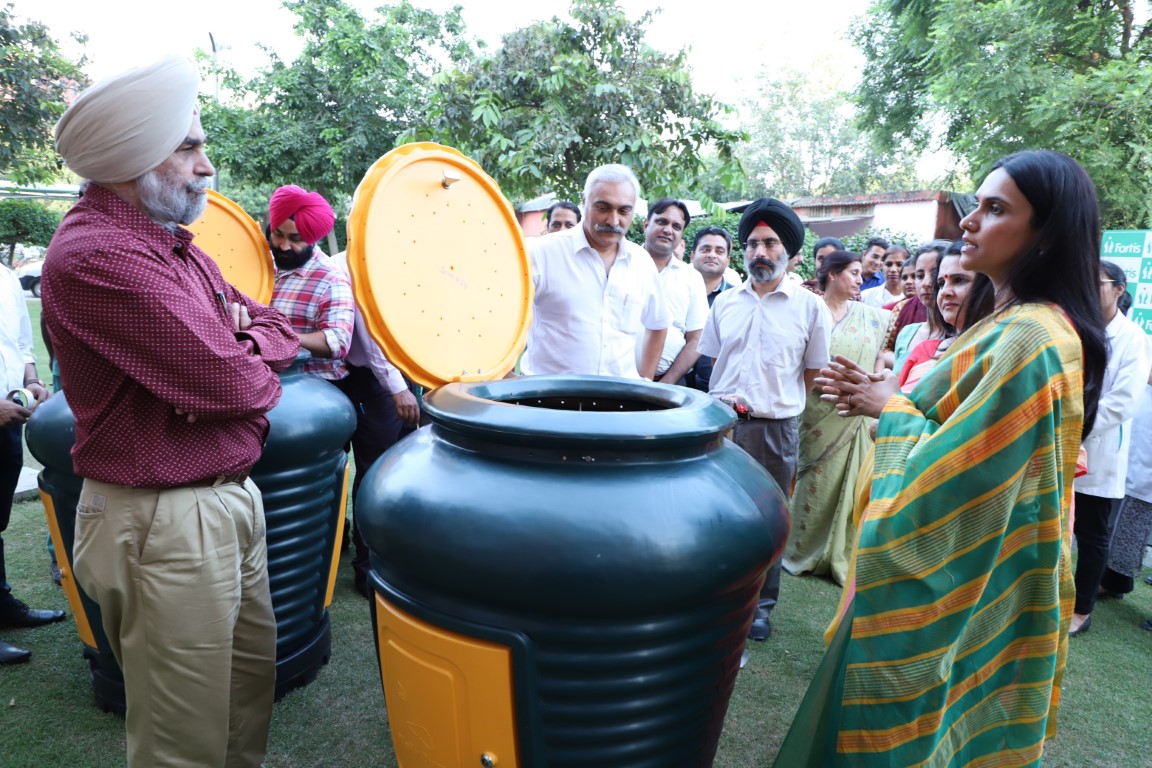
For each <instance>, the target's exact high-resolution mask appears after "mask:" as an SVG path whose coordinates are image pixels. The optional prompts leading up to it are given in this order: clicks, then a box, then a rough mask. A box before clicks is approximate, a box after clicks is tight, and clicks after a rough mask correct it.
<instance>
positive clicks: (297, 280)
mask: <svg viewBox="0 0 1152 768" xmlns="http://www.w3.org/2000/svg"><path fill="white" fill-rule="evenodd" d="M272 306H273V307H275V308H276V309H278V310H280V311H281V312H283V313H284V316H285V317H287V318H288V322H290V323H291V324H292V330H294V331H296V332H297V333H300V334H303V333H315V332H316V331H323V332H324V340H325V341H327V342H328V350H329V351H330V352H331V353H332V356H331V357H313V358H312V359H311V360H309V361H308V362H306V363H305V364H304V372H305V373H311V374H313V375H315V376H319V377H320V378H322V379H328V380H330V381H337V380H339V379H342V378H344V377H345V376H347V375H348V366H347V365H346V364H345V362H344V358H345V357H346V356H347V354H348V347H349V346H350V345H351V343H352V324H353V322H354V321H355V317H356V302H355V301H354V300H353V299H352V284H351V283H349V282H348V278H347V277H346V276H345V275H344V273H343V272H342V271H341V270H340V268H339V267H337V266H335V265H334V264H332V263H330V260H329V259H328V257H327V256H325V255H323V254H322V253H319V252H318V253H316V255H314V256H313V257H312V258H310V259H308V261H306V262H304V265H303V266H301V267H298V268H296V269H291V270H288V271H286V272H281V271H277V272H276V286H275V288H273V290H272Z"/></svg>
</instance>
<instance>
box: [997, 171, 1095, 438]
mask: <svg viewBox="0 0 1152 768" xmlns="http://www.w3.org/2000/svg"><path fill="white" fill-rule="evenodd" d="M996 169H1003V171H1004V172H1005V173H1007V174H1008V176H1010V177H1011V178H1012V181H1013V182H1014V183H1015V184H1016V187H1017V189H1019V190H1020V193H1021V194H1023V195H1024V197H1025V198H1027V200H1028V202H1029V204H1031V206H1032V226H1033V228H1034V229H1035V230H1036V237H1035V238H1034V239H1033V240H1032V242H1031V243H1030V244H1029V245H1028V246H1027V247H1026V248H1025V249H1024V252H1023V253H1021V254H1020V255H1019V256H1017V257H1016V258H1015V259H1014V260H1013V262H1012V264H1011V266H1010V267H1009V268H1008V276H1007V284H1008V287H1009V289H1010V290H1011V292H1012V299H1011V300H1010V301H1009V302H1007V304H1006V305H1005V307H1004V308H1007V306H1012V305H1015V304H1024V303H1030V302H1050V303H1054V304H1056V305H1058V306H1059V307H1060V308H1061V309H1062V310H1064V313H1065V314H1066V315H1067V316H1068V318H1069V320H1070V321H1071V322H1072V326H1073V327H1074V328H1075V329H1076V331H1077V332H1078V333H1079V334H1080V344H1081V346H1082V348H1083V354H1082V359H1083V364H1082V367H1083V373H1084V427H1083V432H1082V435H1083V436H1087V435H1088V433H1089V432H1091V431H1092V426H1093V424H1095V423H1096V406H1097V404H1098V403H1099V401H1100V391H1101V388H1102V386H1103V382H1104V368H1105V367H1106V365H1107V363H1108V337H1107V335H1106V334H1105V332H1104V313H1103V310H1102V309H1101V307H1100V291H1099V290H1098V286H1099V281H1100V208H1099V205H1098V204H1097V201H1096V187H1095V185H1093V183H1092V179H1091V178H1089V176H1088V173H1087V172H1086V171H1085V170H1084V169H1083V168H1082V167H1081V166H1080V164H1079V163H1077V162H1076V161H1075V160H1073V159H1072V158H1070V157H1068V156H1067V155H1064V154H1061V153H1059V152H1053V151H1051V150H1035V149H1030V150H1025V151H1023V152H1016V153H1014V154H1011V155H1008V156H1007V157H1003V158H1001V159H1000V160H998V161H996V164H995V165H994V166H993V170H996Z"/></svg>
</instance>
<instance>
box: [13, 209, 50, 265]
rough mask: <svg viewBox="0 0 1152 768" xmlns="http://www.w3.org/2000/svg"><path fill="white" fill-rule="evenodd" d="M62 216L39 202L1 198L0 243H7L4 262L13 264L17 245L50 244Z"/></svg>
mask: <svg viewBox="0 0 1152 768" xmlns="http://www.w3.org/2000/svg"><path fill="white" fill-rule="evenodd" d="M58 226H60V217H59V216H57V215H56V214H55V213H52V212H51V211H49V210H48V209H46V208H45V207H44V206H42V205H40V204H39V203H33V202H30V201H28V200H0V244H2V245H7V246H8V250H7V252H6V254H5V257H4V263H5V264H8V265H11V264H12V257H13V255H14V254H15V253H16V245H17V244H21V245H48V242H49V241H50V240H51V239H52V235H53V234H55V232H56V227H58Z"/></svg>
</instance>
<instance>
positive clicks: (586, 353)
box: [520, 226, 668, 379]
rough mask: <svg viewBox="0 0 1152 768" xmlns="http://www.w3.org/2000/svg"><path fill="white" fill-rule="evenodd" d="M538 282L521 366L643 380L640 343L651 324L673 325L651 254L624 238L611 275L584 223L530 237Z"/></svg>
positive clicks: (540, 370)
mask: <svg viewBox="0 0 1152 768" xmlns="http://www.w3.org/2000/svg"><path fill="white" fill-rule="evenodd" d="M528 255H529V257H530V260H531V262H532V282H533V284H534V285H535V288H536V297H535V303H534V313H533V318H532V327H531V328H530V329H529V331H528V350H527V351H526V352H525V353H524V357H523V358H522V359H521V361H520V370H521V371H522V372H523V373H525V374H528V375H532V374H539V373H586V374H595V375H600V376H620V377H624V378H632V379H638V378H640V373H639V372H638V371H637V368H636V346H637V344H640V343H642V340H643V336H644V331H645V329H648V330H653V331H659V330H663V329H664V328H667V327H668V308H667V305H666V304H665V301H664V293H663V291H662V290H661V288H660V280H659V273H658V272H657V271H656V265H655V264H653V263H652V257H651V256H649V255H648V252H647V251H645V250H644V249H643V248H641V247H640V246H638V245H636V244H635V243H632V242H629V241H628V240H621V241H620V246H619V251H618V253H617V256H616V261H615V263H613V265H612V268H611V269H610V270H608V272H607V273H605V271H604V262H603V260H601V258H600V254H598V253H597V252H596V251H595V249H593V248H592V246H591V245H589V244H588V238H587V236H586V235H585V234H584V227H583V226H578V227H573V228H572V229H568V230H565V231H563V232H557V233H555V234H552V235H549V236H548V237H537V238H533V239H531V240H529V241H528Z"/></svg>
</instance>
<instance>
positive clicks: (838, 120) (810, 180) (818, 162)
mask: <svg viewBox="0 0 1152 768" xmlns="http://www.w3.org/2000/svg"><path fill="white" fill-rule="evenodd" d="M831 67H832V64H831V63H830V62H829V63H826V64H825V65H824V66H823V67H817V68H816V69H814V70H812V71H806V72H797V71H794V70H787V69H785V70H781V69H780V68H779V67H773V68H772V69H771V70H770V71H768V70H766V71H765V72H764V76H763V77H762V78H761V80H760V82H761V87H760V88H759V89H758V91H757V93H756V96H755V97H754V98H752V99H749V100H748V101H747V102H746V108H745V110H744V114H745V115H750V116H751V122H750V124H748V125H746V126H745V128H746V129H747V133H748V139H747V140H746V141H744V142H742V143H741V144H740V146H739V148H738V150H737V153H736V154H737V156H738V157H739V158H740V160H741V162H742V164H743V166H744V168H745V170H746V171H747V172H748V175H747V188H746V189H745V190H744V191H743V196H746V197H753V198H756V197H779V198H788V197H806V196H809V195H855V194H862V193H869V192H890V191H898V190H903V189H916V188H919V187H921V186H923V185H921V184H920V183H919V181H918V180H917V178H916V169H915V164H914V163H913V162H910V161H909V159H908V158H907V157H904V156H901V157H900V160H899V161H898V162H895V163H893V162H892V161H891V156H890V155H888V154H887V153H884V154H881V153H880V152H878V151H877V150H876V148H875V147H874V145H873V144H872V142H871V141H870V140H869V138H868V136H867V134H866V133H865V132H864V131H863V130H862V129H861V128H860V127H859V126H858V125H857V124H856V120H855V116H856V108H855V106H854V105H852V104H851V102H850V101H849V99H848V94H847V93H845V92H844V90H843V88H842V87H841V81H842V78H843V73H842V71H840V70H839V69H837V70H835V71H834V70H833V69H831Z"/></svg>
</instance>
